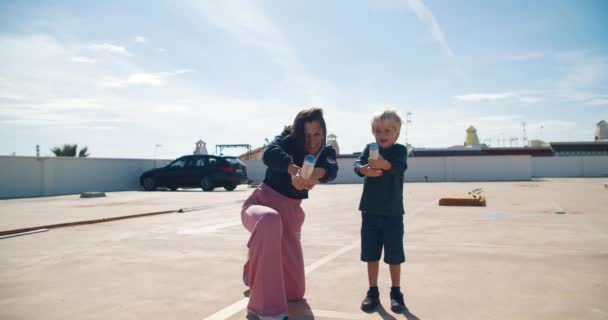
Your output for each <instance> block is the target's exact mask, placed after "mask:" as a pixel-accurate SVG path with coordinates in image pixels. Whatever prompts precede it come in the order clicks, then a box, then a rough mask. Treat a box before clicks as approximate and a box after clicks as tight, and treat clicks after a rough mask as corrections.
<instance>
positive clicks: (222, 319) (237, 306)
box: [204, 298, 249, 320]
mask: <svg viewBox="0 0 608 320" xmlns="http://www.w3.org/2000/svg"><path fill="white" fill-rule="evenodd" d="M248 301H249V299H248V298H243V299H241V300H239V301H237V302H235V303H233V304H231V305H229V306H227V307H226V308H224V309H222V310H220V311H218V312H216V313H214V314H212V315H210V316H208V317H207V318H205V319H204V320H226V319H228V317H230V316H232V315H235V314H237V313H238V312H240V311H241V310H243V309H245V308H246V307H247V302H248Z"/></svg>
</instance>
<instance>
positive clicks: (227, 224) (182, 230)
mask: <svg viewBox="0 0 608 320" xmlns="http://www.w3.org/2000/svg"><path fill="white" fill-rule="evenodd" d="M239 224H241V220H233V221H230V222H225V223H219V224H214V225H210V226H202V227H199V228H179V229H178V230H177V234H202V233H211V232H217V231H220V230H222V229H224V228H228V227H232V226H236V225H239Z"/></svg>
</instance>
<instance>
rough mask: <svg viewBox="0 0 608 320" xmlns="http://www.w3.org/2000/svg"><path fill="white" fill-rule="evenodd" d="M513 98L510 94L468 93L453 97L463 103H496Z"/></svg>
mask: <svg viewBox="0 0 608 320" xmlns="http://www.w3.org/2000/svg"><path fill="white" fill-rule="evenodd" d="M511 97H513V93H511V92H502V93H470V94H465V95H459V96H454V98H455V99H456V100H459V101H465V102H485V101H496V100H501V99H506V98H511Z"/></svg>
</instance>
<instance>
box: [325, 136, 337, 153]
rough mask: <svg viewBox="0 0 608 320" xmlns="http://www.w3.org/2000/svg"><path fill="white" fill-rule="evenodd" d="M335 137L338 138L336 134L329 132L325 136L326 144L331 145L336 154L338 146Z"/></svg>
mask: <svg viewBox="0 0 608 320" xmlns="http://www.w3.org/2000/svg"><path fill="white" fill-rule="evenodd" d="M337 138H338V136H336V135H335V134H333V133H330V134H329V135H328V136H327V145H328V146H332V147H333V148H334V150H336V154H340V146H338V141H337Z"/></svg>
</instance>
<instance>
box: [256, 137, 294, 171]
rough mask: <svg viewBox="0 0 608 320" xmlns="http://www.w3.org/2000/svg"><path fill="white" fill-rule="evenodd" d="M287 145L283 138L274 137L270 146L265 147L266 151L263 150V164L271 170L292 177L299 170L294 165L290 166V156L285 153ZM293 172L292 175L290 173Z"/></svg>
mask: <svg viewBox="0 0 608 320" xmlns="http://www.w3.org/2000/svg"><path fill="white" fill-rule="evenodd" d="M287 147H288V145H287V142H286V141H285V140H284V137H283V136H276V137H275V138H274V140H272V142H270V144H268V145H267V146H266V150H264V156H263V160H264V164H265V165H266V166H267V167H268V168H270V169H272V170H277V171H283V172H289V174H291V175H292V176H293V175H295V173H297V170H298V169H299V168H297V169H296V168H293V167H297V166H295V165H293V166H291V164H292V159H291V156H290V155H289V154H288V153H287V152H286V150H285V149H287ZM294 170H295V172H294V173H292V172H293V171H294Z"/></svg>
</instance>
